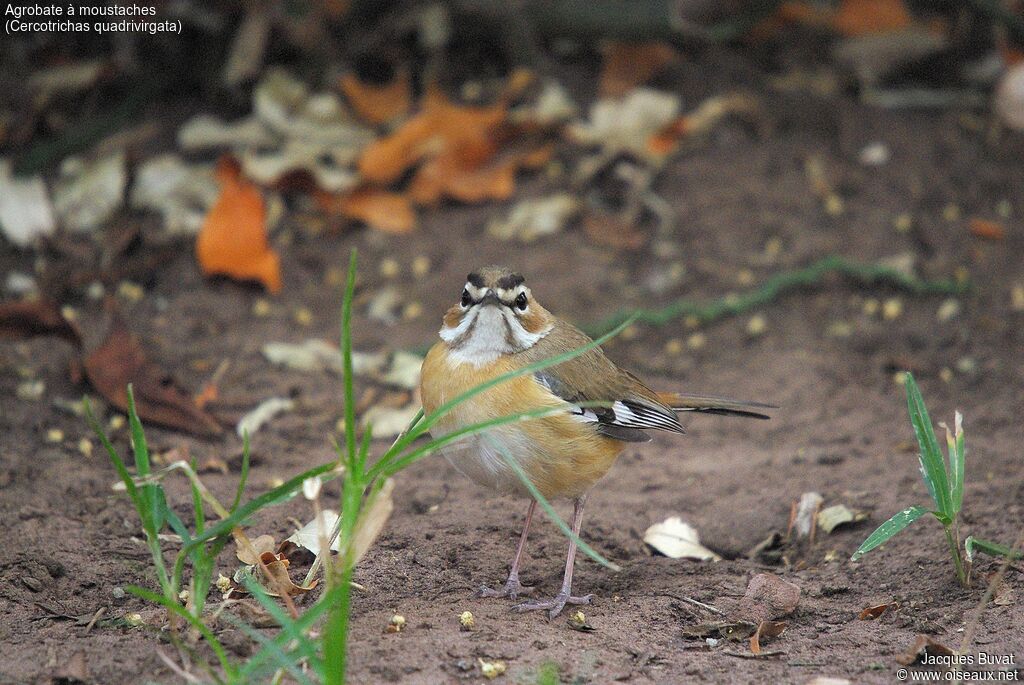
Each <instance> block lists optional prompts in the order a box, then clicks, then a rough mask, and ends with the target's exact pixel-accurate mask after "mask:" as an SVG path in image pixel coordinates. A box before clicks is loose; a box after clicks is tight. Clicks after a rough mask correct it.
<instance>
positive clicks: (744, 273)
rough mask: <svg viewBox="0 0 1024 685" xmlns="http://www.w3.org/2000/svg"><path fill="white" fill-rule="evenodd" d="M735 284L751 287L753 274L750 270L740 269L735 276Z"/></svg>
mask: <svg viewBox="0 0 1024 685" xmlns="http://www.w3.org/2000/svg"><path fill="white" fill-rule="evenodd" d="M736 282H737V283H739V284H740V285H742V286H748V285H753V283H754V272H753V271H751V270H750V269H740V271H739V273H737V274H736Z"/></svg>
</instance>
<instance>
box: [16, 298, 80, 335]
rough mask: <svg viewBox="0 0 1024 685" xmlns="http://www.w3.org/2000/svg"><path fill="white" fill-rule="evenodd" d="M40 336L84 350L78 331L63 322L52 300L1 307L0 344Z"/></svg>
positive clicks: (64, 319) (73, 326) (17, 303)
mask: <svg viewBox="0 0 1024 685" xmlns="http://www.w3.org/2000/svg"><path fill="white" fill-rule="evenodd" d="M37 335H55V336H57V337H60V338H64V339H65V340H67V341H68V342H70V343H72V344H73V345H75V347H81V345H82V339H81V336H80V335H79V333H78V328H77V327H76V326H75V325H74V324H73V323H71V322H70V321H68V320H67V319H66V318H64V314H63V313H62V312H61V310H60V306H59V305H58V304H57V303H56V302H54V301H52V300H30V301H22V302H3V303H0V340H24V339H25V338H31V337H34V336H37Z"/></svg>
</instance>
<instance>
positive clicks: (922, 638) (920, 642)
mask: <svg viewBox="0 0 1024 685" xmlns="http://www.w3.org/2000/svg"><path fill="white" fill-rule="evenodd" d="M926 654H927V655H928V656H953V655H954V654H956V652H954V651H953V650H952V649H950V648H949V647H947V646H946V645H944V644H942V643H940V642H936V641H935V640H933V639H932V638H930V637H928V636H927V635H918V636H917V639H916V640H914V644H913V645H911V646H910V649H908V650H906V651H905V652H903V653H901V654H898V655H897V656H896V661H897V662H898V663H900V664H902V665H903V666H910V665H911V664H913V663H916V662H917V661H918V660H919V659H920V658H921V657H923V656H924V655H926Z"/></svg>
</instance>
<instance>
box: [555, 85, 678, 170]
mask: <svg viewBox="0 0 1024 685" xmlns="http://www.w3.org/2000/svg"><path fill="white" fill-rule="evenodd" d="M679 109H680V100H679V96H678V95H675V94H671V93H663V92H661V91H657V90H652V89H650V88H637V89H635V90H633V91H631V92H630V93H629V94H628V95H627V96H626V97H625V98H623V99H622V100H615V99H610V98H602V99H600V100H598V101H597V102H595V103H594V104H593V105H592V106H591V108H590V120H589V121H578V122H574V123H573V124H571V125H570V126H569V129H568V133H569V135H570V137H571V138H572V139H573V140H575V141H576V142H578V143H582V144H584V145H591V146H598V147H600V148H602V149H603V151H604V153H605V154H606V155H616V154H619V153H623V152H625V153H631V154H633V155H635V156H637V157H639V158H641V159H650V158H652V152H651V150H650V148H649V144H648V141H649V140H650V139H651V137H653V136H655V135H656V134H658V133H660V132H661V131H662V130H664V129H665V128H666V127H667V126H669V125H670V124H672V123H674V122H675V121H676V120H677V119H678V118H679Z"/></svg>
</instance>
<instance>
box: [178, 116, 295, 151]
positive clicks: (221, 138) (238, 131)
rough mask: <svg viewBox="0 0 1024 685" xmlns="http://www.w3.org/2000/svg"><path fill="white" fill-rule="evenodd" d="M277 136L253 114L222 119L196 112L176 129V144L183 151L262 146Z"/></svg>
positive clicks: (268, 144)
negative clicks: (195, 114) (236, 119)
mask: <svg viewBox="0 0 1024 685" xmlns="http://www.w3.org/2000/svg"><path fill="white" fill-rule="evenodd" d="M278 142H279V139H278V138H277V136H275V135H274V133H273V132H272V131H271V130H270V129H269V128H268V127H267V126H266V125H265V124H264V123H263V122H262V121H260V119H258V118H257V117H254V116H251V117H246V118H244V119H239V120H238V121H235V122H231V123H229V122H226V121H223V120H221V119H219V118H217V117H215V116H211V115H209V114H199V115H197V116H195V117H193V118H191V119H189V120H188V122H186V123H185V125H184V126H182V127H181V128H180V129H178V145H179V146H181V148H182V149H183V150H185V151H186V152H200V151H205V150H211V149H218V148H231V149H235V150H238V149H247V148H266V147H272V146H273V145H275V144H277V143H278Z"/></svg>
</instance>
